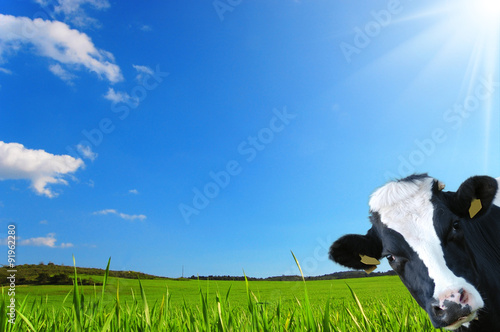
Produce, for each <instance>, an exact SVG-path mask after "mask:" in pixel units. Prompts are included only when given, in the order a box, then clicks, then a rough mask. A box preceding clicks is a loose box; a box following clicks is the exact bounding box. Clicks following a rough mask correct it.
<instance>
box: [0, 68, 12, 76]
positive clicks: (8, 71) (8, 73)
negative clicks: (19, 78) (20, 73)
mask: <svg viewBox="0 0 500 332" xmlns="http://www.w3.org/2000/svg"><path fill="white" fill-rule="evenodd" d="M0 73H4V74H7V75H12V71H10V70H8V69H5V68H0Z"/></svg>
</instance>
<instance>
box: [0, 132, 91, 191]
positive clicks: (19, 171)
mask: <svg viewBox="0 0 500 332" xmlns="http://www.w3.org/2000/svg"><path fill="white" fill-rule="evenodd" d="M83 166H84V163H83V161H82V160H81V159H76V158H73V157H71V156H68V155H54V154H51V153H48V152H45V151H44V150H32V149H27V148H25V147H24V146H23V145H22V144H19V143H5V142H2V141H0V180H19V179H26V180H30V181H31V187H32V188H33V189H34V190H35V192H36V193H38V194H40V195H45V196H47V197H51V198H52V197H55V196H57V193H54V192H53V191H52V190H51V189H50V188H48V187H47V186H48V185H49V184H65V185H67V184H68V182H67V181H66V180H65V179H64V178H63V177H64V176H67V175H69V174H71V173H74V172H76V171H77V170H78V169H79V168H80V167H83Z"/></svg>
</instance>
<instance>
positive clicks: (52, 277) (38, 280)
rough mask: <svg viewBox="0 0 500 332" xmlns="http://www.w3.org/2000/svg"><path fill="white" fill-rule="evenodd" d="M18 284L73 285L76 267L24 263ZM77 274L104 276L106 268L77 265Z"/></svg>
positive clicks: (1, 273)
mask: <svg viewBox="0 0 500 332" xmlns="http://www.w3.org/2000/svg"><path fill="white" fill-rule="evenodd" d="M7 270H8V268H7V267H5V266H4V267H3V268H2V269H0V285H5V284H7V283H8V281H7V279H6V278H7V276H8V273H7ZM16 270H17V272H16V285H72V284H73V279H72V277H73V275H74V273H75V269H74V267H73V266H65V265H56V264H54V263H48V264H43V263H40V264H38V265H35V264H23V265H17V266H16ZM76 271H77V274H78V275H79V276H81V275H87V276H88V275H91V276H93V275H95V276H103V275H104V273H105V270H103V269H96V268H88V267H77V268H76ZM109 276H110V277H117V278H126V279H137V278H138V277H139V278H141V279H169V278H163V277H158V276H154V275H150V274H146V273H142V272H134V271H111V270H110V271H109ZM78 279H79V282H80V283H81V284H83V285H94V284H95V285H99V284H100V283H99V282H97V281H95V280H93V279H92V277H85V278H81V279H80V277H79V278H78Z"/></svg>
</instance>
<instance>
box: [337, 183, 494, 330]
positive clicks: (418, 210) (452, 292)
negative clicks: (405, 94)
mask: <svg viewBox="0 0 500 332" xmlns="http://www.w3.org/2000/svg"><path fill="white" fill-rule="evenodd" d="M443 188H444V185H443V184H442V183H441V182H439V181H437V180H435V179H433V178H431V177H429V176H427V175H426V174H423V175H413V176H410V177H408V178H405V179H402V180H399V181H395V182H390V183H388V184H386V185H385V186H383V187H381V188H379V189H378V190H376V191H375V192H374V193H373V194H372V196H371V198H370V203H369V205H370V221H371V223H372V227H371V228H370V229H369V230H368V232H367V234H366V235H354V234H350V235H345V236H343V237H341V238H340V239H338V240H337V241H336V242H334V243H333V244H332V246H331V248H330V259H332V260H333V261H335V262H337V263H339V264H341V265H344V266H346V267H350V268H354V269H363V270H367V272H369V271H370V270H373V269H374V268H375V264H376V263H377V260H378V259H380V258H382V257H386V258H387V259H388V261H389V264H390V265H391V267H392V268H393V269H394V271H396V273H397V274H398V275H399V277H400V278H401V280H402V281H403V283H404V284H405V286H406V287H407V288H408V290H409V291H410V293H411V294H412V296H413V297H414V298H415V300H416V301H417V302H418V304H419V305H420V306H421V307H422V308H423V309H424V310H426V312H427V313H428V314H429V317H430V319H431V321H432V323H433V325H434V326H435V327H436V328H441V327H445V328H447V329H456V328H458V327H460V326H461V325H462V324H465V325H466V326H467V325H468V324H469V323H468V322H470V321H471V320H473V319H475V318H477V311H478V310H479V309H481V308H482V307H483V306H484V302H483V298H482V297H481V295H480V294H479V292H478V289H477V285H478V277H479V275H478V272H477V268H476V265H475V264H476V263H475V259H474V257H473V256H472V255H471V252H470V248H469V246H468V244H467V240H466V237H467V236H466V235H467V234H466V227H464V226H465V224H466V223H470V222H474V219H478V218H481V216H483V215H484V214H486V213H488V210H489V208H490V205H491V203H492V201H493V199H494V198H495V194H496V192H497V188H498V184H497V181H496V180H495V179H493V178H490V177H486V176H476V177H472V178H469V179H468V180H467V181H465V182H464V183H463V184H462V185H461V186H460V188H459V189H458V191H457V192H456V193H455V192H444V191H443V190H442V189H443Z"/></svg>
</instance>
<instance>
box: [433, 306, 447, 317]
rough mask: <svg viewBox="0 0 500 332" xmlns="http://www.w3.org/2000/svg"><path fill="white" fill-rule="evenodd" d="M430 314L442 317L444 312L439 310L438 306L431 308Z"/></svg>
mask: <svg viewBox="0 0 500 332" xmlns="http://www.w3.org/2000/svg"><path fill="white" fill-rule="evenodd" d="M432 313H433V314H434V316H436V317H442V316H443V315H444V314H445V311H444V310H443V309H441V308H440V307H439V306H437V305H435V306H433V307H432Z"/></svg>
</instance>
